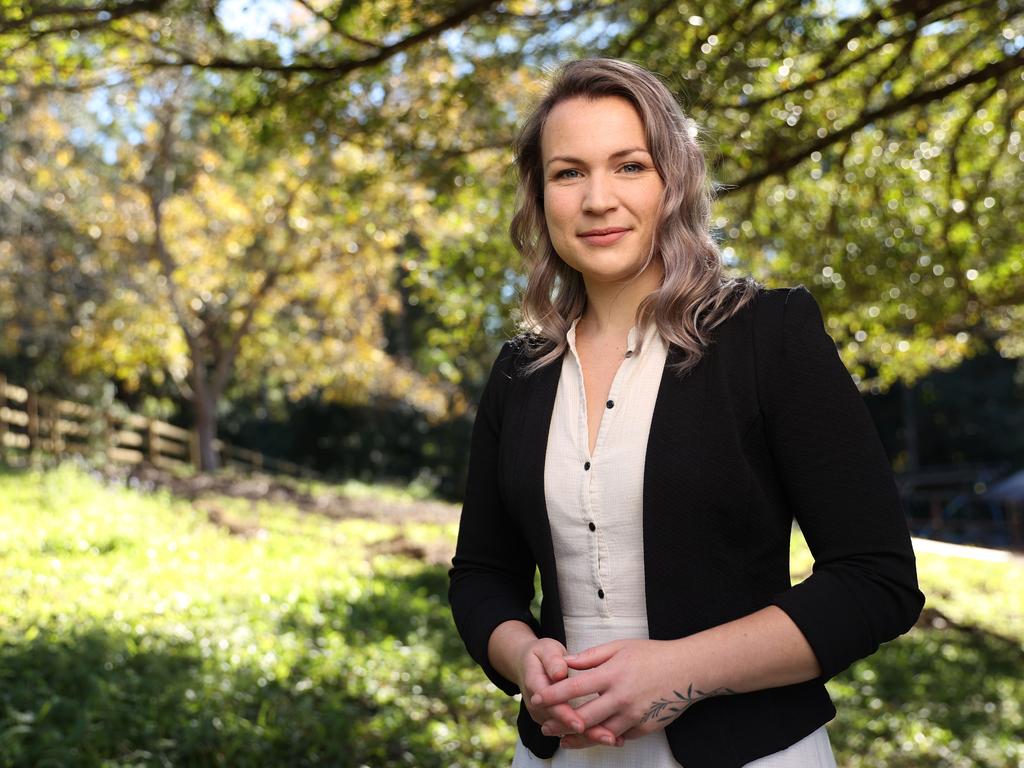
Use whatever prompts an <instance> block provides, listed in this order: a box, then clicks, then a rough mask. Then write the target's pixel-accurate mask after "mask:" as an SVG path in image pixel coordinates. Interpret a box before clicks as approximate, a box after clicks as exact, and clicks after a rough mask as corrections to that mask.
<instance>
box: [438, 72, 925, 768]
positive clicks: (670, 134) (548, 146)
mask: <svg viewBox="0 0 1024 768" xmlns="http://www.w3.org/2000/svg"><path fill="white" fill-rule="evenodd" d="M516 163H517V168H518V171H519V178H520V198H521V199H520V203H519V207H518V210H517V212H516V213H515V216H514V218H513V221H512V238H513V241H514V242H515V245H516V247H517V248H518V249H519V250H520V252H522V253H523V255H524V257H525V258H526V260H527V263H528V264H529V265H530V275H529V282H528V286H527V289H526V292H525V295H524V301H523V325H524V328H525V329H527V330H526V331H525V332H524V333H522V334H520V335H519V336H518V337H516V338H515V339H514V340H512V341H509V342H506V343H505V345H504V346H503V347H502V349H501V352H500V353H499V354H498V357H497V359H496V361H495V363H494V365H493V367H492V369H491V373H490V377H489V379H488V381H487V384H486V386H485V388H484V391H483V394H482V397H481V402H480V407H479V411H478V414H477V417H476V421H475V424H474V428H473V436H472V443H471V449H470V463H469V477H468V482H467V488H466V494H465V502H464V505H463V511H462V520H461V523H460V528H459V538H458V544H457V549H456V554H455V557H454V558H453V561H452V564H453V567H452V569H451V571H450V574H449V575H450V580H451V581H450V589H449V599H450V602H451V605H452V612H453V615H454V618H455V622H456V625H457V627H458V630H459V632H460V634H461V636H462V638H463V640H464V641H465V643H466V647H467V649H468V651H469V653H470V655H471V656H472V657H473V658H474V659H475V660H476V661H477V662H478V663H479V664H480V665H481V667H482V668H483V670H484V672H485V673H486V674H487V676H488V678H489V679H490V680H491V681H492V682H494V684H495V685H496V686H498V688H500V689H501V690H503V691H504V692H505V693H508V694H517V693H521V694H522V700H521V703H520V712H519V718H518V730H519V737H520V740H519V743H518V745H517V748H516V754H515V758H514V761H513V766H527V765H555V766H584V765H585V766H598V765H601V766H628V765H636V766H645V768H657V767H658V766H678V765H684V766H686V768H704V767H705V766H713V767H714V768H722V767H723V766H724V767H726V768H728V767H731V766H743V765H753V766H759V767H760V768H766V767H768V766H790V765H793V766H795V765H799V766H834V765H835V763H834V759H833V756H832V752H831V748H830V746H829V741H828V736H827V732H826V731H825V727H824V724H825V723H826V722H827V721H828V720H830V719H832V717H833V716H834V715H835V708H834V707H833V705H832V702H831V700H830V698H829V696H828V693H827V691H826V689H825V687H824V683H825V681H826V680H828V679H829V678H831V677H833V676H834V675H836V674H838V673H839V672H841V671H842V670H844V669H846V668H847V667H848V666H849V665H850V664H851V663H852V662H854V661H855V660H857V659H859V658H862V657H864V656H867V655H869V654H871V653H873V652H874V651H875V650H876V649H877V648H878V646H879V644H880V643H882V642H884V641H886V640H890V639H892V638H894V637H896V636H898V635H899V634H901V633H903V632H906V631H907V630H908V629H909V628H910V627H911V626H912V625H913V624H914V621H915V620H916V618H917V616H918V614H919V613H920V610H921V607H922V605H923V601H924V596H923V595H922V594H921V592H920V591H919V590H918V587H917V577H916V570H915V560H914V554H913V550H912V548H911V544H910V537H909V533H908V531H907V527H906V523H905V521H904V517H903V514H902V509H901V507H900V502H899V498H898V495H897V491H896V487H895V483H894V482H893V478H892V472H891V469H890V467H889V464H888V460H887V458H886V456H885V453H884V450H883V449H882V446H881V443H880V441H879V439H878V435H877V432H876V431H875V428H874V425H873V424H872V422H871V419H870V417H869V415H868V413H867V410H866V408H865V406H864V404H863V402H862V401H861V399H860V395H859V393H858V392H857V389H856V386H855V385H854V383H853V381H852V379H851V378H850V376H849V374H848V372H847V371H846V369H845V368H844V367H843V364H842V362H841V360H840V359H839V356H838V354H837V351H836V348H835V345H834V343H833V342H832V340H831V339H830V338H829V336H828V335H827V334H826V332H825V330H824V326H823V323H822V318H821V314H820V311H819V309H818V306H817V304H816V303H815V301H814V299H813V297H812V296H811V294H810V293H809V292H808V291H807V290H806V289H805V288H803V287H796V288H791V289H766V288H764V287H763V286H761V285H759V284H758V283H756V282H755V281H753V280H751V279H725V278H723V276H722V268H721V260H720V256H719V252H718V250H717V248H716V246H715V243H714V242H713V240H712V239H711V237H710V236H709V218H710V206H711V192H710V189H709V186H708V181H707V175H706V171H705V164H704V159H703V156H702V153H701V151H700V149H699V146H698V144H697V142H696V137H695V131H694V130H693V128H692V122H691V121H689V120H688V119H687V118H686V117H685V116H684V115H683V114H682V112H681V110H680V109H679V107H678V106H677V104H676V102H675V100H674V99H673V98H672V96H671V94H670V93H669V92H668V90H667V89H666V88H665V87H664V85H662V83H661V82H660V81H659V80H658V79H657V78H656V77H654V76H653V75H651V74H650V73H649V72H647V71H646V70H644V69H642V68H640V67H638V66H635V65H633V64H629V63H627V62H623V61H617V60H612V59H589V60H583V61H577V62H572V63H570V64H568V65H566V66H565V67H563V68H562V69H561V71H560V72H559V73H558V76H557V77H556V78H555V80H554V83H553V84H552V86H551V87H550V89H549V91H548V93H547V94H546V96H545V97H544V99H543V100H542V101H541V102H540V104H539V105H538V106H537V107H536V108H535V110H534V111H533V113H532V114H531V115H530V117H529V118H528V120H527V121H526V123H525V125H524V127H523V130H522V133H521V136H520V138H519V141H518V145H517V153H516ZM794 517H795V518H796V519H797V521H798V522H799V524H800V526H801V529H802V531H803V533H804V536H805V537H806V539H807V541H808V544H809V545H810V548H811V551H812V553H813V555H814V557H815V567H814V573H813V574H812V575H811V576H810V577H809V578H808V579H806V580H805V581H804V582H802V583H801V584H798V585H795V586H791V585H790V580H789V539H790V533H791V527H792V521H793V519H794ZM538 568H539V570H540V578H541V586H542V592H543V600H542V602H541V606H540V620H539V621H538V620H537V618H536V617H535V616H534V614H533V613H532V611H531V608H530V604H531V601H532V599H533V597H534V574H535V572H536V570H537V569H538Z"/></svg>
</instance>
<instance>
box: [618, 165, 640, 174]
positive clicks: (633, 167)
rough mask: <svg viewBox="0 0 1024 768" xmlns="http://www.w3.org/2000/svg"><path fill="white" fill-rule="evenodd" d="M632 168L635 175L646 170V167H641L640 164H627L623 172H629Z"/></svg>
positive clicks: (623, 167)
mask: <svg viewBox="0 0 1024 768" xmlns="http://www.w3.org/2000/svg"><path fill="white" fill-rule="evenodd" d="M630 168H632V169H633V171H632V172H633V173H640V171H642V170H643V169H644V167H643V166H642V165H640V163H626V164H625V165H624V166H622V170H624V171H628V170H629V169H630Z"/></svg>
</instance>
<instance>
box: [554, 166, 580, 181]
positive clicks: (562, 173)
mask: <svg viewBox="0 0 1024 768" xmlns="http://www.w3.org/2000/svg"><path fill="white" fill-rule="evenodd" d="M567 173H579V171H577V170H576V169H575V168H566V169H565V170H564V171H559V172H558V173H556V174H555V178H556V179H568V178H575V177H573V176H566V174H567Z"/></svg>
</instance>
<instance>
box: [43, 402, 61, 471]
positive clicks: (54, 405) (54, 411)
mask: <svg viewBox="0 0 1024 768" xmlns="http://www.w3.org/2000/svg"><path fill="white" fill-rule="evenodd" d="M47 403H48V405H47V408H46V410H47V411H48V412H49V414H50V448H51V449H52V450H53V456H54V458H55V459H56V462H55V464H57V465H59V464H60V462H61V459H62V458H63V456H64V441H63V439H62V437H61V431H60V401H59V400H58V399H57V398H56V397H51V398H50V399H49V400H48V401H47Z"/></svg>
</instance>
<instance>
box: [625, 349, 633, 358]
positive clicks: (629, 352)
mask: <svg viewBox="0 0 1024 768" xmlns="http://www.w3.org/2000/svg"><path fill="white" fill-rule="evenodd" d="M632 356H633V350H632V349H627V350H626V357H632Z"/></svg>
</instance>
